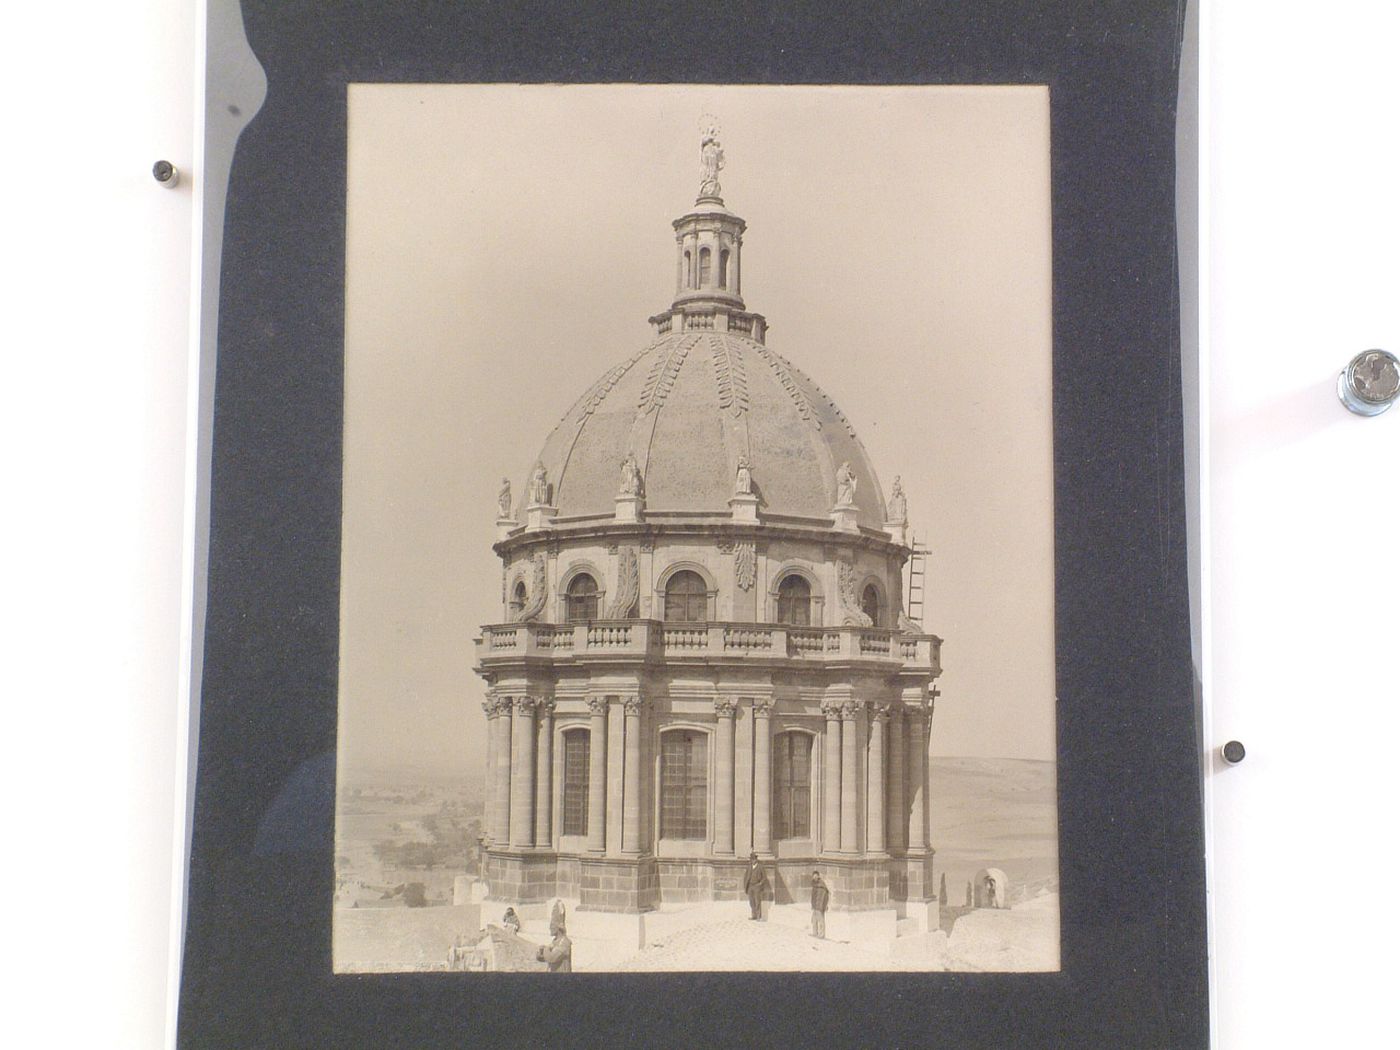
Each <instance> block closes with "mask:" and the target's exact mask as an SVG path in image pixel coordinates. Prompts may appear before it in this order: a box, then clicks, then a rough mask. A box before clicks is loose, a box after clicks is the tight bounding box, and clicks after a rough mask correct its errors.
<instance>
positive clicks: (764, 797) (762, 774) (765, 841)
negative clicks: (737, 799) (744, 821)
mask: <svg viewBox="0 0 1400 1050" xmlns="http://www.w3.org/2000/svg"><path fill="white" fill-rule="evenodd" d="M772 713H773V698H772V697H768V696H759V697H754V702H753V734H754V740H753V848H754V850H755V852H757V853H762V854H768V853H772V852H773V832H772V827H773V734H772V728H771V721H772V720H771V719H770V718H769V715H771V714H772Z"/></svg>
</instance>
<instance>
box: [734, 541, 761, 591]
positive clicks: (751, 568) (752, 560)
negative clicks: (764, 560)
mask: <svg viewBox="0 0 1400 1050" xmlns="http://www.w3.org/2000/svg"><path fill="white" fill-rule="evenodd" d="M757 578H758V554H757V552H756V551H755V550H754V545H753V541H752V540H742V541H740V542H739V543H736V544H735V545H734V582H735V583H737V584H738V585H739V589H740V590H741V591H748V590H752V589H753V585H754V581H755V580H756V579H757Z"/></svg>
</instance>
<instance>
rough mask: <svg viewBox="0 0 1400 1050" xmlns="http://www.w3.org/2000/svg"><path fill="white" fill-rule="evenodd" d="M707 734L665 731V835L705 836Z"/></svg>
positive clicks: (662, 748)
mask: <svg viewBox="0 0 1400 1050" xmlns="http://www.w3.org/2000/svg"><path fill="white" fill-rule="evenodd" d="M706 743H707V741H706V739H705V734H704V733H700V732H697V731H695V730H686V729H678V730H671V731H670V732H667V733H662V734H661V837H662V838H663V839H703V838H704V837H705V831H706V828H705V795H706V783H705V780H706V776H705V775H706V772H707V770H708V766H707V755H708V752H707V748H706Z"/></svg>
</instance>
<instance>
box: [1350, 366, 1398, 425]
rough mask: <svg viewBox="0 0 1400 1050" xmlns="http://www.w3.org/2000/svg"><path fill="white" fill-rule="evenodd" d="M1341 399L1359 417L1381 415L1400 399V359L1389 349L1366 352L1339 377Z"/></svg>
mask: <svg viewBox="0 0 1400 1050" xmlns="http://www.w3.org/2000/svg"><path fill="white" fill-rule="evenodd" d="M1337 396H1338V397H1339V398H1341V399H1342V404H1344V405H1346V406H1347V408H1348V409H1350V410H1351V411H1352V412H1355V413H1356V414H1357V415H1358V416H1378V415H1380V414H1381V413H1382V412H1384V411H1385V410H1386V409H1388V408H1389V407H1390V406H1391V405H1393V404H1395V402H1396V401H1397V400H1400V360H1397V359H1396V357H1395V355H1394V354H1392V353H1390V352H1389V351H1386V350H1363V351H1362V352H1361V353H1359V354H1357V355H1356V356H1355V357H1353V358H1352V359H1351V364H1349V365H1347V366H1346V368H1345V370H1343V372H1342V374H1341V375H1339V376H1338V377H1337Z"/></svg>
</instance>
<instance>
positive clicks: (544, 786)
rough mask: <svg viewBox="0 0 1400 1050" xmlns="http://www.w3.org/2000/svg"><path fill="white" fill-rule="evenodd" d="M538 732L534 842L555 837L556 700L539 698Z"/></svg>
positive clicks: (542, 842) (545, 843) (546, 841)
mask: <svg viewBox="0 0 1400 1050" xmlns="http://www.w3.org/2000/svg"><path fill="white" fill-rule="evenodd" d="M539 709H540V720H539V724H538V727H537V729H536V736H535V845H536V846H544V847H548V846H550V845H551V844H552V843H553V841H554V701H553V700H541V701H540V708H539Z"/></svg>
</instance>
